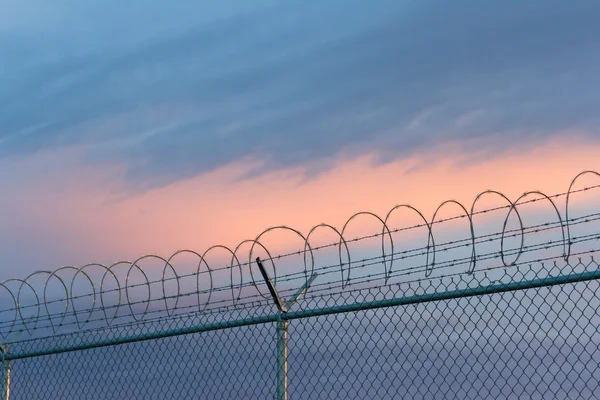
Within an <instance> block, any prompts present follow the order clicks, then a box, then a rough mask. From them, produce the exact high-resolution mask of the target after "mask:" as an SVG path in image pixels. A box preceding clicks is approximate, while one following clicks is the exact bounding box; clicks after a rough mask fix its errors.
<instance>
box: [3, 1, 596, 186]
mask: <svg viewBox="0 0 600 400" xmlns="http://www.w3.org/2000/svg"><path fill="white" fill-rule="evenodd" d="M61 7H67V6H65V5H63V6H61ZM70 7H74V6H70ZM77 7H78V8H77V9H68V10H66V11H65V10H62V13H61V18H60V19H59V20H60V21H61V22H62V23H61V24H60V29H59V24H58V23H56V24H55V25H52V24H51V23H48V24H49V26H48V27H46V28H45V30H44V29H42V28H39V29H38V30H34V29H33V28H32V27H30V26H27V25H24V26H19V25H18V24H16V23H15V25H16V27H12V25H11V26H9V33H10V29H13V31H14V32H17V33H18V35H17V37H18V38H19V40H20V41H22V43H20V44H22V46H15V44H14V41H8V40H4V41H0V55H1V59H2V60H7V61H6V65H5V66H4V67H3V68H0V73H1V74H0V86H1V87H3V88H4V89H3V91H2V92H0V121H3V123H2V126H0V141H1V142H2V147H1V149H0V155H2V156H4V157H8V156H11V155H15V154H31V153H33V152H36V151H39V150H47V149H57V148H65V147H73V146H77V147H82V148H84V149H85V150H86V152H87V159H88V161H93V162H98V163H119V164H122V163H126V164H127V171H126V177H127V179H128V180H129V182H130V183H132V184H134V185H140V186H147V187H153V186H160V185H165V184H169V183H172V182H175V181H178V180H181V179H186V178H190V177H194V176H197V175H200V174H203V173H206V172H208V171H212V170H216V169H218V168H220V167H222V166H224V165H228V164H231V163H232V162H237V161H240V160H244V159H253V160H258V161H260V167H259V168H258V169H256V170H254V171H252V173H251V174H250V175H252V174H261V173H265V172H268V171H271V170H274V169H281V168H286V167H294V166H305V167H307V168H308V170H309V171H310V170H312V171H313V172H318V171H319V170H322V169H327V168H330V167H331V165H333V161H332V160H336V159H337V158H340V157H346V158H347V157H354V156H358V155H361V154H366V153H376V154H378V155H379V159H380V160H381V161H382V162H387V161H390V160H394V159H397V158H400V157H406V156H410V155H412V154H414V153H416V152H419V151H421V150H423V149H424V148H428V147H430V146H433V145H439V144H440V143H444V142H457V141H462V142H463V143H466V145H467V146H475V145H474V144H473V143H475V144H476V146H477V147H484V148H487V149H496V148H514V147H519V146H522V145H523V144H524V143H525V144H527V143H529V144H531V143H536V142H538V141H540V140H542V141H544V140H547V139H550V138H551V137H552V136H553V135H557V134H560V132H564V131H565V130H566V129H574V130H578V131H588V132H590V134H591V136H592V138H597V137H598V135H597V133H595V132H596V129H597V126H598V122H599V121H598V117H597V115H598V113H597V104H600V102H599V101H600V81H598V79H597V78H596V71H598V70H599V69H600V43H598V42H597V40H595V39H596V38H597V37H598V35H599V34H600V27H599V26H598V24H597V20H598V18H599V17H600V5H598V4H597V2H594V1H577V2H574V3H572V4H569V5H566V4H565V3H564V2H561V1H558V0H552V1H548V2H545V3H544V5H543V6H542V5H541V4H535V3H533V2H531V3H529V2H525V3H514V4H511V6H510V7H508V6H507V5H506V3H505V2H501V1H493V2H477V1H474V0H464V1H460V2H452V3H447V2H441V1H433V0H426V1H419V2H415V1H403V2H397V1H393V2H392V1H383V2H382V4H381V7H379V6H378V7H373V6H372V5H371V4H370V3H369V4H368V3H367V2H364V1H359V0H354V1H349V2H342V1H335V2H328V3H327V4H326V5H325V4H323V3H317V2H315V3H310V2H309V3H306V2H264V3H262V4H260V5H256V6H253V7H249V8H248V9H246V10H241V11H239V12H233V11H232V10H233V8H231V7H229V8H228V6H223V7H220V8H218V9H213V10H209V11H210V12H208V14H207V15H208V16H204V17H203V18H200V17H199V16H201V15H204V14H203V12H204V10H203V9H201V7H200V6H197V5H196V6H194V5H193V4H188V3H184V6H181V7H180V8H178V9H168V10H167V9H166V8H164V9H163V8H161V7H159V6H156V5H153V6H151V7H150V8H148V9H146V8H145V7H146V6H144V7H142V6H141V5H139V4H138V5H137V6H135V5H134V6H128V7H127V8H126V9H122V10H119V9H118V8H114V9H113V10H111V8H110V7H103V8H102V10H98V9H92V8H82V6H81V5H80V6H77ZM86 7H87V6H86ZM89 7H91V6H89ZM140 10H144V11H143V15H142V17H139V16H137V17H136V13H138V12H139V11H140ZM67 11H68V12H67ZM96 13H98V14H96ZM162 13H164V14H165V17H164V19H160V18H159V17H160V16H161V14H162ZM94 15H97V17H96V18H93V17H94ZM112 17H114V18H112ZM195 17H198V21H200V22H197V23H196V22H195ZM82 18H83V19H87V18H93V19H94V20H95V21H98V22H97V23H96V25H95V26H94V30H93V31H90V36H89V38H88V39H86V36H85V35H82V37H78V35H77V32H78V30H80V29H83V28H81V24H82V23H81V19H82ZM143 18H146V20H147V21H153V22H156V23H154V24H149V23H144V20H143ZM57 19H58V18H57ZM65 21H66V23H65ZM149 26H152V29H150V28H149ZM11 27H12V28H11ZM55 28H56V32H55V33H51V32H54V31H53V29H55ZM38 31H39V32H38ZM48 35H49V36H48ZM52 35H54V36H55V37H54V39H55V40H54V41H52V39H53V36H52ZM48 45H51V49H52V51H53V52H54V53H55V54H54V55H51V56H50V55H48V54H50V53H49V51H48V49H47V46H48ZM38 50H39V53H38V52H37V51H38ZM24 51H26V52H27V54H28V56H27V57H21V55H22V53H23V52H24ZM36 54H39V55H36ZM3 71H4V72H3Z"/></svg>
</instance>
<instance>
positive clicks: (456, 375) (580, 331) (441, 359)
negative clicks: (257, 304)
mask: <svg viewBox="0 0 600 400" xmlns="http://www.w3.org/2000/svg"><path fill="white" fill-rule="evenodd" d="M586 272H589V273H592V274H593V273H595V272H600V268H599V265H598V264H597V263H596V262H595V261H592V260H591V259H590V260H589V261H587V262H585V261H582V262H579V263H577V264H575V265H574V266H571V265H569V264H564V265H563V266H562V267H560V268H559V267H558V266H557V265H556V264H555V265H553V266H552V268H548V267H546V266H542V265H538V266H537V267H536V266H519V267H515V268H512V269H510V270H505V271H503V273H502V275H501V276H500V277H499V279H495V280H493V281H492V280H490V279H489V277H488V274H487V273H475V274H473V275H471V276H467V275H465V276H461V277H459V278H455V279H444V278H438V279H431V280H422V281H419V282H411V283H403V284H396V285H389V286H386V287H380V288H367V289H362V290H355V291H352V292H349V293H346V294H344V295H343V296H318V297H307V298H306V299H304V301H302V302H301V303H299V305H301V307H300V310H314V311H315V314H316V315H315V316H313V317H310V316H307V317H299V318H295V317H292V318H290V319H289V321H290V326H289V371H288V379H289V398H297V399H349V398H356V399H399V398H415V399H417V398H418V399H434V398H435V399H438V398H448V399H456V398H461V399H482V398H506V399H512V398H515V399H517V398H531V399H534V398H537V399H548V398H569V399H571V398H584V399H587V398H598V397H600V389H599V387H600V386H599V381H600V365H599V363H598V360H599V359H600V349H599V347H598V344H599V343H600V332H599V331H598V322H599V321H600V316H599V314H598V310H599V309H600V286H599V281H598V280H597V279H588V278H589V277H586V278H585V280H581V281H580V280H579V279H581V277H582V276H583V275H582V274H583V273H586ZM554 276H572V277H574V278H573V282H569V283H559V284H554V283H553V282H552V281H551V280H550V281H548V279H549V278H552V277H554ZM590 276H592V277H593V276H594V275H590ZM540 279H542V281H544V280H546V281H544V282H543V283H544V286H540V287H535V285H536V282H538V281H539V280H540ZM529 282H533V283H531V284H530V285H531V286H533V287H531V288H526V287H527V286H528V283H529ZM511 283H524V284H525V288H523V289H520V290H510V291H498V292H497V293H489V294H483V295H469V294H468V292H465V293H466V295H465V296H464V297H457V298H447V299H444V298H442V299H440V300H431V301H429V300H428V299H427V298H426V297H424V296H426V295H431V294H441V295H442V297H444V296H447V297H449V296H451V295H452V294H453V293H454V292H456V291H457V290H463V291H464V290H467V289H469V288H471V289H473V288H489V287H492V288H498V289H501V288H502V287H503V286H504V287H508V285H510V284H511ZM452 296H453V295H452ZM391 299H408V300H407V302H408V304H405V305H398V306H393V305H391V306H384V307H380V306H381V305H382V303H378V302H382V301H386V300H391ZM411 299H413V300H411ZM349 304H352V305H355V304H358V307H357V308H363V309H362V310H357V311H348V312H337V310H335V309H333V310H332V308H335V307H337V306H344V305H349ZM375 307H376V308H375ZM319 310H326V312H327V313H328V314H325V315H318V314H319ZM271 311H272V308H271V307H270V306H269V305H267V304H265V305H264V307H263V308H262V309H259V308H255V309H253V310H252V312H253V313H254V314H252V315H251V318H249V320H252V317H255V318H257V317H260V316H263V315H270V312H271ZM340 311H341V309H340ZM330 312H331V313H330ZM180 320H181V318H178V319H171V320H165V322H164V323H165V324H166V326H168V327H169V328H174V327H175V326H173V324H175V325H177V324H178V323H179V324H181V325H182V326H183V325H185V322H183V323H182V322H180ZM129 329H130V330H131V332H129V333H130V334H131V335H136V334H139V333H141V332H140V331H141V330H144V329H145V327H144V326H143V325H132V326H131V327H130V328H129ZM275 331H276V322H267V323H252V324H251V325H248V326H238V327H232V328H228V329H217V330H210V331H204V332H198V333H189V334H182V335H176V336H172V337H164V338H159V339H153V340H144V341H139V342H132V343H125V344H119V345H114V346H103V347H97V348H90V349H85V350H81V351H67V352H62V353H57V354H48V355H43V356H35V357H31V358H23V359H15V360H11V392H10V396H11V397H10V398H11V399H107V398H110V399H187V398H190V399H241V398H248V399H270V398H275V395H276V393H275V384H274V382H275V377H276V353H275V349H276V343H275V338H276V332H275ZM99 332H100V331H96V333H95V335H101V336H102V335H104V336H105V337H107V335H106V334H100V333H99ZM78 335H79V336H78ZM97 339H98V336H94V337H93V338H90V337H87V338H86V337H84V336H81V333H74V334H68V335H65V336H64V338H63V339H62V340H63V343H65V342H64V341H66V343H67V344H73V343H70V341H74V342H85V341H86V340H92V341H94V342H97V341H98V340H97ZM52 340H54V339H50V340H49V339H35V340H32V341H22V342H19V343H18V346H17V347H18V348H15V349H14V350H13V351H16V352H18V353H23V354H27V353H28V352H30V351H34V350H36V349H39V348H45V347H48V346H50V347H52V346H55V345H56V344H57V343H56V342H52ZM40 342H45V343H43V344H40ZM51 342H52V343H51ZM40 345H41V347H39V346H40Z"/></svg>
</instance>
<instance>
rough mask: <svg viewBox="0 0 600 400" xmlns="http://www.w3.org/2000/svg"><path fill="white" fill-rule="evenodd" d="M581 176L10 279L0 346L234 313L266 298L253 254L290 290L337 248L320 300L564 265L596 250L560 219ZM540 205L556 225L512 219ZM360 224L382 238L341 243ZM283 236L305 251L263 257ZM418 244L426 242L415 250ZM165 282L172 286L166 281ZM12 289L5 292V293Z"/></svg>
mask: <svg viewBox="0 0 600 400" xmlns="http://www.w3.org/2000/svg"><path fill="white" fill-rule="evenodd" d="M585 175H589V176H594V177H597V178H600V173H598V172H596V171H583V172H581V173H579V174H578V175H577V176H575V178H573V180H572V181H571V183H570V185H569V188H568V190H567V191H566V192H564V193H558V194H553V195H546V194H544V193H543V192H540V191H528V192H525V193H524V194H522V195H521V196H520V197H518V198H517V199H516V200H515V201H511V200H510V199H509V198H508V197H507V196H506V195H505V194H503V193H501V192H499V191H495V190H486V191H483V192H481V193H480V194H478V195H477V196H476V197H475V199H474V201H473V203H472V204H471V206H470V207H469V208H467V207H466V206H465V205H463V204H462V203H460V202H458V201H456V200H446V201H444V202H442V203H441V204H440V205H439V206H438V207H437V208H436V209H435V211H434V213H433V215H432V217H431V219H429V220H428V219H427V218H426V217H425V216H424V214H423V213H422V212H421V211H419V210H418V209H417V208H415V207H413V206H411V205H408V204H401V205H396V206H394V207H393V208H392V209H391V210H390V211H389V212H388V213H387V214H386V215H385V217H381V216H378V215H377V214H375V213H372V212H367V211H361V212H358V213H356V214H354V215H352V216H351V217H350V218H348V220H347V221H346V223H345V224H344V225H343V226H342V228H341V229H338V228H336V227H335V226H333V225H329V224H324V223H322V224H318V225H316V226H314V227H313V228H311V229H310V230H309V231H308V233H307V234H306V235H304V234H303V233H302V232H300V231H299V230H297V229H294V228H291V227H288V226H275V227H271V228H268V229H265V230H264V231H263V232H261V233H260V234H259V235H257V236H256V238H255V239H250V240H244V241H242V242H241V243H239V244H238V245H237V246H236V247H235V248H233V249H232V248H230V247H227V246H223V245H215V246H212V247H210V248H209V249H207V250H206V251H204V252H203V253H199V252H196V251H193V250H179V251H177V252H175V253H174V254H172V255H171V256H170V257H169V258H163V257H161V256H158V255H144V256H142V257H140V258H138V259H136V260H135V261H132V262H130V261H119V262H116V263H114V264H112V265H110V266H106V265H104V264H100V263H91V264H86V265H84V266H82V267H75V266H65V267H61V268H58V269H56V270H54V271H47V270H43V271H36V272H34V273H32V274H30V275H29V276H27V277H25V278H23V279H17V278H12V279H8V280H5V281H3V282H1V283H0V289H2V291H3V292H6V293H7V294H8V297H9V298H10V299H11V301H12V304H13V306H12V307H9V308H4V309H1V310H0V313H12V315H13V317H12V319H11V320H10V321H8V322H2V323H0V337H2V338H3V339H6V338H9V337H10V336H11V335H12V334H13V333H14V332H15V331H16V330H17V328H18V329H20V330H21V331H23V330H25V331H26V332H28V333H30V334H31V333H32V332H33V331H35V330H36V329H40V328H44V327H45V328H50V329H51V330H52V332H53V333H56V332H57V331H58V329H59V328H61V327H64V326H66V325H69V324H68V323H65V319H66V318H67V316H72V317H74V320H75V321H74V323H72V324H71V325H74V326H75V327H76V328H77V329H83V328H84V327H85V326H86V324H88V323H90V322H100V323H102V324H105V326H111V325H112V324H113V322H114V321H115V320H117V319H121V318H123V317H127V318H129V321H131V319H133V322H139V321H142V320H146V319H148V318H151V316H152V315H153V314H155V313H159V312H161V313H166V314H167V316H168V317H170V316H172V315H174V314H175V313H176V312H181V310H190V312H191V311H192V310H191V309H193V312H197V313H198V312H210V311H211V310H212V309H213V308H215V307H216V309H218V308H219V307H221V306H223V307H236V306H237V305H240V306H241V305H242V304H241V302H243V301H244V300H247V299H256V298H264V299H267V298H268V293H267V292H266V291H265V289H264V287H263V286H262V284H260V280H258V283H257V279H256V278H257V275H256V271H255V270H254V268H255V267H254V264H253V260H254V258H255V256H256V254H258V253H257V252H258V251H259V250H262V251H263V252H264V253H265V254H266V255H267V257H266V258H264V259H263V261H264V262H265V263H268V264H269V265H270V269H271V271H272V274H273V281H274V283H275V285H277V283H278V282H279V283H281V282H286V281H291V280H293V279H297V278H304V279H308V277H309V276H311V275H312V274H313V273H314V272H315V270H316V268H315V267H316V266H315V254H314V253H315V252H316V251H317V250H321V249H325V248H329V247H331V248H336V247H337V255H338V258H339V260H338V262H337V263H333V264H329V265H326V266H319V267H317V269H318V270H319V273H320V274H329V275H331V274H333V273H334V271H336V270H337V272H335V273H339V274H340V275H338V276H340V278H339V279H332V280H329V281H327V282H325V283H320V284H315V285H313V286H312V288H311V290H312V291H319V290H324V289H323V288H326V290H328V291H334V290H337V291H340V290H344V289H345V288H346V286H347V285H348V284H349V283H350V282H351V281H352V283H353V284H354V283H361V282H367V281H373V280H375V279H378V280H380V281H381V282H382V284H383V285H387V284H388V282H389V280H390V279H391V278H392V277H398V276H400V275H408V274H414V273H422V274H424V276H425V277H429V276H430V275H431V274H432V272H433V271H434V270H439V269H441V268H450V267H453V268H455V267H458V266H462V267H464V269H463V270H462V271H455V272H454V275H456V274H472V273H473V272H475V271H476V269H477V265H478V262H480V261H482V260H485V259H491V258H496V257H497V258H499V260H500V261H501V263H500V265H499V266H498V267H501V268H508V267H511V266H514V265H516V264H517V263H518V262H519V260H520V259H521V256H522V255H523V254H525V253H527V252H529V251H535V250H539V249H544V248H545V249H549V248H559V249H561V251H562V253H561V258H563V259H564V260H565V261H566V262H567V263H568V262H569V258H570V257H571V255H572V246H573V244H575V243H580V242H585V241H590V240H598V239H600V235H594V234H591V235H584V236H573V235H572V232H571V228H572V227H573V226H574V225H576V224H586V223H589V222H592V221H596V220H597V219H598V218H599V215H600V214H588V215H585V216H583V217H578V218H573V217H569V214H570V212H571V214H572V211H571V210H570V205H571V203H570V199H571V196H572V195H573V194H575V193H579V192H584V191H588V190H591V189H596V188H598V187H600V184H597V185H593V186H587V187H584V188H582V189H577V190H575V189H574V187H575V184H576V182H577V181H578V180H579V179H580V178H581V177H583V176H585ZM484 197H496V198H499V199H500V200H501V201H502V202H504V203H506V205H504V206H499V207H494V208H487V209H484V210H480V211H477V210H476V208H477V205H478V203H479V202H480V201H481V200H482V199H483V198H484ZM559 197H565V208H564V216H563V214H562V213H561V211H560V208H559V207H558V205H557V203H556V201H555V200H556V199H557V198H559ZM540 201H542V202H546V203H548V204H549V206H550V207H551V210H552V214H553V215H554V214H555V218H553V219H554V220H552V221H545V222H544V223H542V224H538V225H533V226H526V225H525V224H524V222H523V218H522V216H521V212H520V211H519V207H521V206H523V205H525V204H531V203H535V202H540ZM450 206H455V207H458V208H459V210H460V212H461V214H459V215H457V216H454V217H449V218H439V214H440V212H441V211H442V210H443V209H445V208H447V207H450ZM399 210H407V211H409V212H411V213H413V214H414V215H415V216H416V217H417V218H418V220H419V223H418V224H416V225H412V226H409V227H405V228H400V229H392V228H391V227H390V219H391V218H392V217H393V216H394V215H395V213H397V212H399ZM498 210H506V215H505V217H504V221H503V225H502V230H501V231H498V232H494V233H492V234H487V235H480V236H478V235H477V234H476V231H477V229H476V224H475V223H474V217H475V216H476V215H482V214H487V213H490V212H492V211H498ZM513 215H514V216H515V217H516V220H517V222H518V227H517V228H512V229H509V227H508V225H509V221H510V218H511V217H512V216H513ZM359 217H367V218H370V219H372V220H375V221H376V222H377V223H379V224H381V227H382V228H381V231H378V232H375V233H373V234H369V235H364V236H360V237H357V238H353V239H350V238H348V236H349V234H348V231H349V228H350V227H351V226H352V223H353V221H355V220H357V219H358V218H359ZM465 218H466V220H467V223H468V231H469V236H468V237H466V238H461V239H459V240H454V241H449V242H444V243H441V242H440V241H439V240H438V241H437V244H436V239H435V237H436V235H435V232H436V230H437V227H439V226H440V225H441V224H443V223H445V222H449V221H453V220H458V219H465ZM418 228H425V229H426V236H427V241H426V244H425V245H423V246H421V247H417V248H413V249H410V250H405V251H402V252H399V251H396V250H395V249H397V248H398V245H397V244H395V243H394V239H393V234H394V233H396V232H400V231H413V230H415V229H418ZM322 230H328V231H330V232H332V233H333V234H334V235H335V237H336V238H338V239H337V240H336V241H334V242H330V243H327V244H325V245H320V246H316V245H314V244H313V245H311V237H312V236H314V235H315V233H316V232H317V231H322ZM544 230H558V231H559V232H560V239H559V240H554V241H552V242H548V243H545V244H538V245H534V246H526V244H525V236H526V235H527V234H531V233H537V232H540V231H544ZM282 231H285V232H290V233H292V234H293V235H295V236H297V237H298V238H300V239H301V241H302V242H303V243H304V247H303V249H301V250H298V251H295V252H289V253H284V254H277V255H274V254H273V252H272V251H270V250H269V249H268V248H267V246H266V245H265V244H264V243H262V242H261V240H263V238H264V236H265V235H267V234H268V233H272V232H275V233H279V232H282ZM372 238H380V239H381V253H380V254H379V255H375V256H372V257H367V258H361V259H356V258H355V259H354V261H353V258H352V254H351V253H352V252H351V251H350V246H349V244H351V243H356V242H362V241H365V240H368V239H372ZM508 238H518V241H519V246H518V247H513V248H507V246H506V241H507V239H508ZM492 241H499V242H500V249H499V251H497V252H488V253H482V254H479V253H478V245H479V244H481V243H486V242H492ZM424 243H425V242H424ZM386 245H387V246H389V248H390V251H389V252H386ZM244 246H250V250H249V251H248V254H247V258H243V257H241V249H242V247H244ZM458 247H468V248H470V256H468V257H464V258H462V259H455V260H451V261H447V262H443V263H439V262H438V263H436V255H437V254H438V253H439V252H440V251H448V250H449V249H452V248H458ZM216 251H225V252H226V253H227V254H229V256H230V257H231V260H230V262H229V263H228V264H227V265H225V266H218V267H214V266H211V265H210V264H209V262H208V261H207V259H208V258H209V256H210V255H211V254H212V253H214V252H216ZM294 255H300V256H302V257H303V262H304V269H303V270H302V271H301V272H295V273H288V274H282V273H281V272H280V273H279V274H278V271H277V265H276V264H277V262H278V261H279V260H281V259H283V258H286V257H290V256H294ZM184 256H192V257H194V258H195V259H196V260H197V266H196V268H195V271H193V272H191V273H189V272H186V273H178V271H177V270H176V268H175V266H174V264H175V261H176V260H177V259H178V258H179V257H184ZM416 256H424V257H425V262H424V264H422V265H414V266H411V267H409V268H408V269H403V270H398V271H396V270H394V269H393V264H394V261H398V260H402V259H406V258H411V257H416ZM507 257H511V258H512V260H511V261H507ZM145 260H155V261H158V262H159V263H160V264H161V265H163V267H162V277H161V278H160V279H159V280H151V279H149V277H148V274H147V273H146V271H145V270H144V269H143V268H142V267H141V266H140V263H141V262H142V261H145ZM376 264H380V265H383V269H384V271H383V272H377V273H367V274H366V275H363V276H361V277H358V278H357V279H354V278H353V277H352V276H351V271H353V270H354V271H356V269H357V268H363V269H364V268H366V267H368V266H373V265H376ZM123 267H124V268H127V273H126V275H125V279H124V281H122V280H120V279H119V276H118V275H117V274H116V273H115V270H116V269H117V268H123ZM93 269H100V270H101V271H102V272H103V273H102V275H101V278H100V279H99V280H98V279H97V278H96V276H95V275H93V274H91V273H89V271H91V270H93ZM63 271H72V272H73V276H72V278H71V280H70V282H69V281H68V280H66V279H65V278H63V277H61V276H60V273H61V272H63ZM136 271H137V272H138V273H139V274H137V275H138V276H141V277H142V278H141V280H140V279H138V280H136V279H134V275H133V273H134V272H136ZM218 271H226V272H228V275H229V283H228V284H227V283H225V284H219V283H217V282H215V277H214V274H215V273H216V272H218ZM244 271H246V272H249V280H248V281H247V282H244V273H243V272H244ZM168 275H171V276H172V277H170V276H168ZM40 276H41V277H46V278H45V282H44V285H43V291H42V293H41V295H40V293H38V291H36V290H35V288H34V285H33V284H32V281H33V279H35V278H37V277H40ZM190 276H195V278H196V289H195V290H192V291H183V290H182V287H181V285H180V280H181V279H182V278H184V277H190ZM78 277H83V278H84V279H85V280H86V281H87V282H88V283H89V285H90V287H91V292H90V293H86V294H83V295H75V294H74V283H75V280H76V278H78ZM109 280H110V281H112V282H114V283H115V284H116V289H106V288H105V286H106V284H107V282H108V281H109ZM170 281H174V283H175V284H176V293H175V294H174V295H167V289H166V284H167V283H168V282H170ZM51 282H53V283H54V282H56V284H57V285H58V286H57V287H58V288H59V289H60V291H61V292H63V293H64V296H63V297H61V298H59V299H58V300H56V299H50V298H49V292H50V289H49V288H50V285H51ZM153 284H158V285H160V286H161V291H162V296H161V297H160V298H159V299H152V290H151V286H152V285H153ZM202 284H208V288H207V289H203V288H202ZM15 285H16V286H17V287H16V288H15V287H12V286H15ZM138 287H141V288H145V293H146V296H145V298H143V299H141V300H140V299H136V298H134V297H135V296H133V295H132V292H131V291H132V290H133V289H134V288H138ZM249 287H252V288H253V289H255V292H254V293H253V294H251V295H246V296H242V289H243V288H249ZM24 291H27V292H29V293H30V294H32V295H33V297H34V298H35V301H34V303H33V304H31V305H22V301H21V300H22V296H23V293H24ZM224 291H229V292H230V297H229V298H225V299H223V298H221V299H218V300H215V299H213V294H215V293H217V292H224ZM109 293H114V294H115V295H116V297H117V299H116V304H113V305H108V304H106V296H107V294H109ZM282 293H285V290H282ZM189 296H195V297H196V302H195V305H179V302H180V299H182V298H184V297H189ZM80 298H91V307H88V308H85V309H80V310H77V309H76V306H75V304H76V303H75V300H76V299H80ZM169 300H170V301H172V305H171V306H170V305H169V302H168V301H169ZM155 301H160V302H163V303H164V308H162V309H160V310H151V309H150V303H151V302H155ZM98 302H99V303H100V305H99V307H97V303H98ZM54 304H63V305H64V311H62V312H58V313H53V312H51V311H50V305H54ZM136 305H143V306H144V307H143V309H142V311H141V312H140V311H138V312H136V311H135V310H134V306H136ZM122 308H126V309H128V311H129V312H128V313H126V314H125V315H123V314H119V311H120V310H121V309H122ZM25 310H27V311H33V315H28V316H25V315H26V314H25V313H24V311H25ZM99 310H101V311H102V317H101V318H95V319H93V318H92V316H93V315H94V312H95V311H99ZM44 321H46V322H47V323H48V324H47V325H42V324H41V323H42V322H44Z"/></svg>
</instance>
